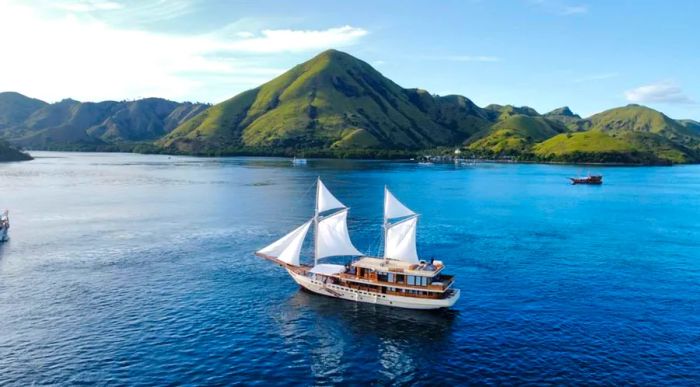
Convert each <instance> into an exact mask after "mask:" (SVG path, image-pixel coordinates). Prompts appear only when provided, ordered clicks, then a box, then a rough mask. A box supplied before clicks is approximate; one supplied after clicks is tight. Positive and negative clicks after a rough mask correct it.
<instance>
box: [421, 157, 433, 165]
mask: <svg viewBox="0 0 700 387" xmlns="http://www.w3.org/2000/svg"><path fill="white" fill-rule="evenodd" d="M418 165H433V161H432V159H431V158H430V156H423V157H419V158H418Z"/></svg>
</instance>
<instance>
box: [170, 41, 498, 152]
mask: <svg viewBox="0 0 700 387" xmlns="http://www.w3.org/2000/svg"><path fill="white" fill-rule="evenodd" d="M480 125H482V126H483V125H485V119H484V117H483V113H482V112H481V109H479V108H478V107H477V106H476V105H474V104H473V103H471V101H469V100H467V99H466V98H464V97H456V96H451V97H436V96H432V95H430V94H428V93H425V92H423V91H421V90H415V89H412V90H406V89H403V88H401V87H400V86H398V85H397V84H395V83H394V82H392V81H391V80H389V79H387V78H385V77H384V76H383V75H381V74H380V73H379V72H378V71H376V70H375V69H373V68H372V67H371V66H370V65H369V64H367V63H365V62H363V61H361V60H359V59H357V58H354V57H352V56H350V55H348V54H345V53H342V52H340V51H336V50H329V51H325V52H323V53H321V54H320V55H318V56H316V57H315V58H313V59H311V60H309V61H308V62H305V63H303V64H300V65H298V66H296V67H294V68H292V69H291V70H289V71H288V72H286V73H284V74H282V75H280V76H279V77H277V78H275V79H273V80H272V81H270V82H268V83H266V84H264V85H262V86H260V87H259V88H256V89H253V90H249V91H247V92H244V93H241V94H239V95H238V96H236V97H233V98H231V99H229V100H227V101H225V102H222V103H220V104H218V105H215V106H213V107H212V108H210V109H209V110H207V111H206V112H204V113H202V114H200V115H199V116H197V117H194V118H193V119H191V120H190V121H188V122H185V123H184V124H183V125H181V126H180V127H178V128H177V129H176V130H174V131H173V132H172V133H170V134H169V135H167V136H166V137H165V138H164V139H163V140H161V141H160V142H159V144H160V145H162V146H164V147H166V148H168V149H172V150H174V151H182V152H193V153H202V152H207V151H209V150H211V149H216V148H219V147H220V146H221V145H222V144H223V145H224V146H225V147H244V148H245V147H274V148H298V149H306V148H327V149H339V150H343V149H345V150H347V149H415V150H417V149H424V148H429V147H433V146H437V145H448V144H455V143H458V142H459V141H460V140H464V139H466V138H467V137H468V136H469V135H471V134H472V133H474V132H475V131H476V130H477V129H478V128H479V126H480Z"/></svg>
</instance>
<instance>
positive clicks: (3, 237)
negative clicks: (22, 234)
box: [0, 210, 10, 242]
mask: <svg viewBox="0 0 700 387" xmlns="http://www.w3.org/2000/svg"><path fill="white" fill-rule="evenodd" d="M9 230H10V213H9V211H7V210H5V211H4V212H3V213H2V215H0V242H5V241H7V240H8V239H10V237H9V236H8V235H7V232H8V231H9Z"/></svg>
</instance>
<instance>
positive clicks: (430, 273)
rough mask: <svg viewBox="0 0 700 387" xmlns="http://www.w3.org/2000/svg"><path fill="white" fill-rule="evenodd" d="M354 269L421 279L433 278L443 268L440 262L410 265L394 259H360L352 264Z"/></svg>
mask: <svg viewBox="0 0 700 387" xmlns="http://www.w3.org/2000/svg"><path fill="white" fill-rule="evenodd" d="M352 266H354V267H356V268H360V267H361V268H364V269H370V270H374V271H378V272H391V273H403V274H410V275H417V276H422V277H434V276H435V275H437V274H438V273H439V272H440V271H442V269H443V268H444V267H445V265H443V263H442V262H441V261H433V263H432V264H431V263H410V262H404V261H398V260H395V259H384V258H375V257H362V258H360V259H359V260H358V261H355V262H353V263H352Z"/></svg>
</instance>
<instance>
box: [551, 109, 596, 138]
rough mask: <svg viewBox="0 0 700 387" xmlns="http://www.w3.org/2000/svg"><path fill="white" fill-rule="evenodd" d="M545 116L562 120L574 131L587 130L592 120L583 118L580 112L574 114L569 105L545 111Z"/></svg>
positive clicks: (553, 119) (554, 119)
mask: <svg viewBox="0 0 700 387" xmlns="http://www.w3.org/2000/svg"><path fill="white" fill-rule="evenodd" d="M544 117H546V118H547V119H550V120H552V121H557V122H560V123H562V124H564V125H565V126H566V127H567V128H568V129H569V130H571V131H574V132H580V131H583V130H586V129H588V128H589V127H590V125H591V123H590V121H588V120H585V119H583V118H581V116H579V115H578V114H574V112H572V111H571V109H569V107H568V106H564V107H560V108H558V109H554V110H552V111H551V112H549V113H545V114H544Z"/></svg>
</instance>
